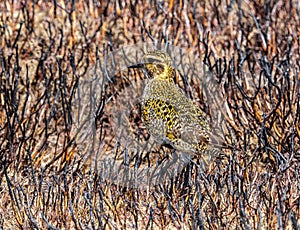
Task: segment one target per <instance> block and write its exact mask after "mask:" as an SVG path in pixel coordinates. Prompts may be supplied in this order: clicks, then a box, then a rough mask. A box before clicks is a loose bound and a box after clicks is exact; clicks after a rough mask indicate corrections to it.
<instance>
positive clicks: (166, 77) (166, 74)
mask: <svg viewBox="0 0 300 230" xmlns="http://www.w3.org/2000/svg"><path fill="white" fill-rule="evenodd" d="M174 75H175V71H174V68H173V67H168V68H166V69H165V70H164V71H163V72H161V73H160V74H157V75H156V76H155V79H156V80H161V81H171V82H174Z"/></svg>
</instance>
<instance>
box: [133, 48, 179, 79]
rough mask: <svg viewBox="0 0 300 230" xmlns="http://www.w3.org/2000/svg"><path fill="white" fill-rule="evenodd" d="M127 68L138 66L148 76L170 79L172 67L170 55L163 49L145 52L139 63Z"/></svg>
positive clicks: (172, 71)
mask: <svg viewBox="0 0 300 230" xmlns="http://www.w3.org/2000/svg"><path fill="white" fill-rule="evenodd" d="M128 68H140V69H142V70H143V72H144V74H145V75H146V76H147V77H149V78H160V79H172V78H173V73H174V68H173V67H172V61H171V58H170V56H169V55H168V54H167V53H166V52H164V51H152V52H149V53H146V54H145V55H144V57H143V59H142V62H141V63H137V64H134V65H131V66H128Z"/></svg>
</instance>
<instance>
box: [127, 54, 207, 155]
mask: <svg viewBox="0 0 300 230" xmlns="http://www.w3.org/2000/svg"><path fill="white" fill-rule="evenodd" d="M128 68H140V69H142V70H143V73H144V74H145V75H146V76H147V78H149V79H150V80H149V82H148V83H147V84H146V86H145V89H144V92H143V97H142V120H143V122H144V124H145V126H146V127H147V129H148V131H149V132H150V134H151V135H152V136H153V137H154V139H155V140H156V141H157V142H159V143H160V144H165V145H171V146H172V147H173V148H174V149H178V150H180V151H183V152H187V153H188V152H190V153H191V152H193V153H203V152H205V150H206V149H207V148H208V145H209V133H210V128H209V125H208V123H207V120H206V118H205V117H204V115H203V112H202V110H201V109H200V108H198V107H197V106H196V105H195V104H193V102H192V101H191V100H190V99H189V98H188V97H187V96H186V95H185V94H184V93H183V92H182V90H181V89H180V88H179V87H178V86H177V85H176V84H175V82H174V77H175V69H174V68H173V66H172V60H171V58H170V56H169V55H168V54H167V53H166V52H163V51H153V52H149V53H147V54H145V55H144V57H143V60H142V62H141V63H138V64H135V65H131V66H129V67H128Z"/></svg>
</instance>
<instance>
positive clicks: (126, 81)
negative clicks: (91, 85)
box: [0, 0, 300, 229]
mask: <svg viewBox="0 0 300 230" xmlns="http://www.w3.org/2000/svg"><path fill="white" fill-rule="evenodd" d="M22 2H23V1H21V3H19V2H17V1H5V0H4V1H2V2H1V3H0V8H1V12H0V39H1V40H0V42H1V49H0V73H1V75H0V157H1V159H0V160H1V167H0V175H1V180H0V181H1V184H0V189H1V194H0V226H2V228H3V229H31V228H32V229H35V228H37V229H39V228H40V229H45V228H49V229H217V228H221V229H253V228H255V229H257V228H261V229H275V228H279V229H283V228H284V229H297V228H299V227H300V220H299V219H300V199H299V197H300V192H299V191H300V176H299V175H300V171H299V168H300V167H299V160H300V115H299V114H300V93H299V83H300V62H299V60H300V57H299V54H300V47H299V36H300V30H299V28H300V24H299V23H300V18H299V15H300V5H299V3H298V1H289V2H288V3H285V2H284V1H256V3H253V2H250V1H241V2H239V1H214V0H208V1H202V3H189V2H187V1H178V2H175V1H170V2H169V3H164V2H157V1H149V2H146V1H126V2H121V1H116V2H115V3H111V2H105V1H100V2H97V3H94V4H92V2H93V1H89V2H90V3H89V4H88V3H85V2H84V1H80V2H75V3H74V5H73V4H72V1H70V2H68V1H49V2H48V1H45V2H43V1H38V2H37V3H34V1H32V2H28V3H26V4H25V3H22ZM153 39H154V40H156V41H161V42H166V41H169V42H171V43H172V44H173V45H174V46H177V47H180V48H181V49H183V50H185V51H186V52H187V53H189V54H191V55H192V57H193V58H194V59H192V60H190V63H197V62H198V61H197V60H199V63H200V62H201V60H203V61H204V63H205V65H204V66H205V68H207V69H208V70H209V72H210V73H213V74H212V75H209V76H211V79H213V80H214V81H215V82H216V85H215V87H216V88H217V91H213V90H211V89H212V88H208V89H209V90H208V92H203V87H202V86H201V84H202V80H201V79H200V78H195V77H193V75H192V74H189V78H188V77H187V76H179V77H178V79H177V81H178V84H179V85H180V87H182V89H183V90H184V91H185V92H186V93H187V94H188V95H189V96H190V97H191V98H193V99H194V100H195V102H196V103H198V105H199V106H201V107H202V108H203V109H205V110H206V111H207V113H208V116H213V113H214V112H215V110H214V107H212V106H211V105H210V104H209V100H210V99H211V97H214V96H215V95H214V93H216V92H218V93H219V95H218V96H220V98H222V99H223V105H222V110H221V111H219V113H221V114H222V117H223V118H224V119H223V121H222V122H223V125H224V127H223V128H224V133H223V134H222V135H223V137H222V138H224V139H225V140H226V142H227V143H228V144H230V145H232V146H234V148H232V149H227V150H226V153H227V154H228V155H227V157H226V159H214V160H212V161H209V162H208V164H207V165H206V166H205V167H204V168H202V167H199V165H201V164H202V162H201V159H199V158H197V157H196V158H194V160H193V162H191V163H188V164H186V165H184V166H183V167H182V168H180V170H178V172H179V173H178V175H176V176H175V177H173V178H171V179H170V178H169V179H168V180H166V181H165V182H161V183H157V184H155V185H152V186H149V187H142V188H141V187H140V188H131V187H128V186H126V185H124V184H122V183H113V182H114V181H113V179H112V178H108V177H105V176H104V173H105V172H103V171H99V170H98V168H96V166H95V165H97V162H98V161H99V159H100V158H101V157H103V156H104V155H105V156H107V157H108V158H107V159H110V160H111V161H116V162H121V163H120V167H121V166H122V165H124V164H125V163H126V164H127V163H128V165H130V166H133V167H143V168H145V169H146V168H150V169H151V168H153V167H154V166H155V165H156V164H157V162H160V161H162V159H163V158H165V157H166V158H168V156H169V153H170V150H169V149H167V148H165V147H160V146H154V147H153V148H152V149H151V148H149V149H148V151H143V150H142V149H136V152H134V151H132V152H131V151H129V150H128V149H126V148H125V147H124V146H122V145H120V146H119V145H118V141H120V142H121V140H120V139H119V140H118V137H117V136H116V135H115V134H116V130H114V128H115V127H116V123H115V122H116V120H114V117H111V116H110V115H111V114H112V113H113V111H114V109H115V108H116V107H117V106H119V105H120V106H121V105H124V103H126V100H124V101H123V102H122V103H121V102H120V101H119V103H120V104H117V103H116V101H118V100H119V99H118V98H122V95H123V98H127V97H125V96H124V95H125V94H126V95H127V96H128V95H132V93H137V94H138V93H141V92H142V85H141V82H142V81H143V79H141V76H140V75H139V74H138V73H135V74H134V73H130V72H126V71H124V72H123V73H121V74H120V72H114V74H113V75H110V77H107V75H105V74H103V71H105V70H106V69H105V68H103V66H105V64H106V63H108V62H109V61H108V60H107V59H106V57H107V55H108V54H110V53H111V52H112V53H114V54H116V53H118V52H120V50H118V49H119V48H121V47H126V46H128V45H134V44H137V43H141V42H152V40H153ZM134 46H135V45H134ZM135 50H137V48H136V49H135ZM132 55H133V54H132ZM186 55H187V54H181V55H179V56H177V58H179V60H184V58H185V56H186ZM133 57H134V55H133ZM94 70H97V71H99V73H100V74H102V75H100V78H99V79H100V83H103V84H104V85H103V87H100V88H99V91H98V93H97V95H98V97H97V100H96V103H95V106H96V107H97V110H95V111H94V112H95V113H93V114H94V118H93V121H94V124H95V126H94V127H95V133H94V136H91V137H94V138H95V139H93V140H92V138H90V139H89V138H88V137H89V136H87V135H90V133H88V134H85V133H84V132H82V133H81V134H82V136H80V137H78V136H76V135H75V134H76V133H75V132H74V123H76V122H74V117H73V115H74V111H73V108H72V104H73V103H74V100H79V101H80V98H78V97H76V95H77V94H76V93H77V92H78V89H79V86H81V82H82V80H85V79H88V80H89V78H88V77H87V76H90V75H91V71H94ZM188 73H191V72H188ZM183 75H184V74H183ZM92 76H93V75H92ZM199 79H200V80H199ZM132 85H134V87H133V88H130V87H128V86H132ZM128 88H129V89H131V91H128V92H127V91H124V89H128ZM121 89H122V90H121ZM132 89H133V90H132ZM119 92H122V93H125V94H122V93H119ZM119 94H120V95H121V96H120V95H119ZM128 97H129V96H128ZM89 99H90V98H89ZM81 103H82V104H81V106H84V105H85V101H84V100H83V99H82V101H81ZM130 103H131V102H130ZM78 107H79V108H80V106H78ZM78 107H77V109H78ZM132 107H138V102H136V103H135V104H134V105H132ZM120 108H121V107H120ZM134 111H138V108H135V110H134ZM115 118H116V117H115ZM139 118H140V117H139V113H138V112H133V113H132V114H130V119H129V123H130V125H131V126H130V127H133V128H132V129H130V133H131V134H132V135H133V136H131V138H133V139H135V138H138V139H139V140H141V143H147V144H148V145H151V143H150V142H147V141H148V139H149V134H148V133H147V132H146V131H145V130H144V127H143V124H142V123H141V121H140V119H139ZM75 120H76V119H75ZM212 120H213V119H212ZM84 128H86V127H85V126H84ZM127 131H128V130H127ZM84 134H85V135H84ZM124 135H125V134H124ZM81 140H88V143H96V146H97V147H99V148H100V149H101V150H100V151H98V154H99V155H96V156H95V155H94V154H91V149H89V147H86V146H85V145H84V144H82V143H81V144H80V141H81ZM125 141H126V140H125ZM143 141H144V142H143ZM93 147H95V146H93ZM126 157H128V159H129V162H127V158H126ZM137 162H138V163H137ZM123 163H124V164H123Z"/></svg>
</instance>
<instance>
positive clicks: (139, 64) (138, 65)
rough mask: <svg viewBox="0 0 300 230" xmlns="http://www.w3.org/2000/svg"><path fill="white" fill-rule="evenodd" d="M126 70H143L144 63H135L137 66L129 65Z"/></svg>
mask: <svg viewBox="0 0 300 230" xmlns="http://www.w3.org/2000/svg"><path fill="white" fill-rule="evenodd" d="M127 68H128V69H133V68H139V69H141V68H145V64H144V63H137V64H134V65H130V66H127Z"/></svg>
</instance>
